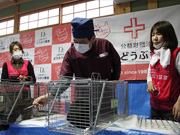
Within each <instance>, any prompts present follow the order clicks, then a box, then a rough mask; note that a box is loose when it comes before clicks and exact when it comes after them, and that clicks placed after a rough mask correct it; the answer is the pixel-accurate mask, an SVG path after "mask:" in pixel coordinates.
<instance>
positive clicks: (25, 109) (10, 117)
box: [0, 80, 49, 125]
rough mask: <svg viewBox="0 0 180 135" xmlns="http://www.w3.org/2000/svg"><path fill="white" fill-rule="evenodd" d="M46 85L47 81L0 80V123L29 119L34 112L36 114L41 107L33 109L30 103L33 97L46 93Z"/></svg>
mask: <svg viewBox="0 0 180 135" xmlns="http://www.w3.org/2000/svg"><path fill="white" fill-rule="evenodd" d="M48 86H49V85H48V83H33V82H31V81H26V82H19V81H18V82H17V81H12V80H7V81H6V80H1V82H0V125H2V124H4V125H6V124H9V123H14V122H20V121H22V120H26V119H30V118H31V117H32V116H33V115H34V114H35V115H36V116H38V115H39V112H41V111H42V109H43V108H42V109H41V108H38V109H33V105H32V103H33V101H34V98H37V97H39V96H41V95H44V94H47V92H48ZM46 114H47V113H46Z"/></svg>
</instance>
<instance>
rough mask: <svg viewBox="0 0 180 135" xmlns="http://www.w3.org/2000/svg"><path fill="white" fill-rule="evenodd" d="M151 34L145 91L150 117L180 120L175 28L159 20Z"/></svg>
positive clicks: (179, 59)
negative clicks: (148, 98) (148, 101)
mask: <svg viewBox="0 0 180 135" xmlns="http://www.w3.org/2000/svg"><path fill="white" fill-rule="evenodd" d="M150 34H151V35H150V50H151V60H150V64H149V69H148V76H147V84H148V88H147V92H149V93H150V97H151V98H150V104H151V118H152V119H165V120H180V96H179V95H180V53H179V50H180V48H177V46H178V40H177V37H176V34H175V31H174V28H173V26H172V25H171V24H170V23H169V22H167V21H160V22H157V23H155V24H154V25H153V27H152V28H151V33H150Z"/></svg>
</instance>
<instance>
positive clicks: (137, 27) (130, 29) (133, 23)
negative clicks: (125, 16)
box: [124, 18, 145, 39]
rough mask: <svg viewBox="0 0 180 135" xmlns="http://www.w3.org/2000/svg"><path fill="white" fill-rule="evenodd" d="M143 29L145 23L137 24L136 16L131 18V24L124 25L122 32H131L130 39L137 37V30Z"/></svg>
mask: <svg viewBox="0 0 180 135" xmlns="http://www.w3.org/2000/svg"><path fill="white" fill-rule="evenodd" d="M142 30H145V24H137V18H131V25H130V26H125V27H124V33H128V32H131V33H132V39H136V38H138V31H142Z"/></svg>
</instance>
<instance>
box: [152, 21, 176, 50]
mask: <svg viewBox="0 0 180 135" xmlns="http://www.w3.org/2000/svg"><path fill="white" fill-rule="evenodd" d="M155 29H156V30H157V32H158V33H160V34H162V35H163V38H164V42H166V45H165V46H164V48H169V49H175V48H177V46H178V39H177V36H176V33H175V31H174V28H173V26H172V25H171V23H170V22H168V21H159V22H157V23H155V24H154V25H153V26H152V28H151V33H150V50H151V52H154V49H155V48H154V47H153V42H152V32H153V31H154V30H155Z"/></svg>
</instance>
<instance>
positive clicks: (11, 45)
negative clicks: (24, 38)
mask: <svg viewBox="0 0 180 135" xmlns="http://www.w3.org/2000/svg"><path fill="white" fill-rule="evenodd" d="M15 45H17V46H18V47H19V48H20V50H22V53H24V50H23V47H22V45H21V43H19V42H18V41H14V42H12V43H11V44H10V46H9V51H10V53H11V54H13V48H14V46H15Z"/></svg>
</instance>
